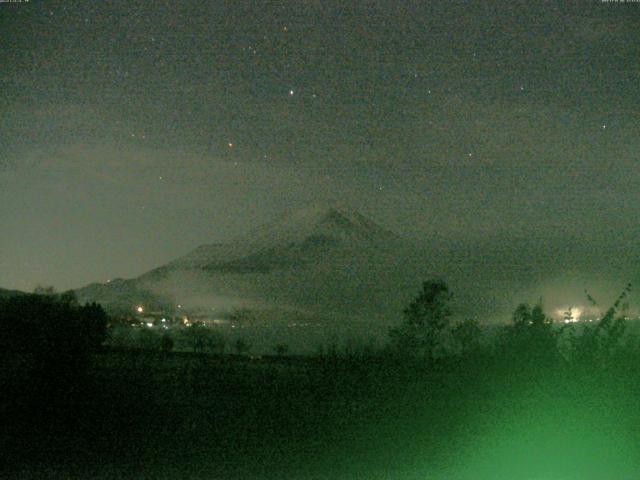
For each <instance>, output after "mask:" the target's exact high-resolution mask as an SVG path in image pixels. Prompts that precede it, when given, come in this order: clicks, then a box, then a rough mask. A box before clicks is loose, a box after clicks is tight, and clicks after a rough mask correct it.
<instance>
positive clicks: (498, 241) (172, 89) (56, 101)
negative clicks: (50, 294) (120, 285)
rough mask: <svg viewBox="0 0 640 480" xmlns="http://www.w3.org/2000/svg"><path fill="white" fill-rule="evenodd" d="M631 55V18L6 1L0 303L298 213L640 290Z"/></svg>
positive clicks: (483, 7)
mask: <svg viewBox="0 0 640 480" xmlns="http://www.w3.org/2000/svg"><path fill="white" fill-rule="evenodd" d="M356 3H357V5H355V4H356ZM639 59H640V3H624V4H621V3H612V2H608V3H607V2H600V1H596V0H594V1H590V2H581V3H576V2H571V3H566V4H565V3H563V2H560V1H554V2H545V3H544V4H543V3H542V2H532V1H526V2H519V1H509V2H507V1H500V2H485V1H478V2H450V1H433V2H431V1H425V0H421V1H416V2H395V1H379V2H373V1H367V2H343V3H342V4H338V3H334V2H326V1H303V0H300V1H292V2H248V1H228V2H223V1H215V2H208V1H204V0H202V1H186V0H183V1H180V0H174V1H168V2H166V1H151V2H150V1H139V0H131V1H118V2H116V1H100V2H95V1H84V2H75V1H61V2H58V1H36V0H32V1H29V2H26V1H25V2H23V3H0V92H1V93H0V225H2V233H1V235H0V286H1V287H4V288H17V289H23V290H31V289H33V287H34V286H35V285H36V284H46V285H53V286H55V287H56V288H59V289H65V288H71V287H79V286H82V285H85V284H87V283H89V282H92V281H106V280H107V279H109V278H114V277H131V276H135V275H139V274H141V273H143V272H145V271H146V270H148V269H150V268H153V267H156V266H158V265H161V264H163V263H166V262H167V261H169V260H171V259H174V258H176V257H178V256H180V255H183V254H185V253H187V252H188V251H190V250H191V249H193V248H195V247H196V246H198V245H201V244H205V243H212V242H215V241H225V240H229V239H231V238H233V237H234V236H236V235H239V234H242V233H245V232H246V231H247V230H249V229H250V228H252V227H254V226H256V225H259V224H261V223H264V222H266V221H269V220H271V219H273V218H274V217H276V216H277V215H279V214H280V213H281V212H282V211H283V210H285V209H288V208H291V207H295V206H296V205H303V204H306V203H308V202H328V203H329V202H331V203H333V202H337V203H340V204H344V205H349V206H351V207H353V208H355V209H357V210H359V211H360V212H362V213H363V214H365V215H367V216H369V217H371V218H373V219H374V220H375V221H377V222H378V223H380V224H381V225H383V226H385V227H387V228H389V229H391V230H394V231H395V232H397V233H399V234H403V235H406V236H407V237H411V238H417V239H424V240H427V241H428V240H429V239H430V238H433V237H438V238H440V239H452V241H453V240H455V241H456V242H468V243H474V242H475V243H477V244H478V245H485V244H491V245H508V244H512V243H514V242H515V243H514V244H518V242H523V239H526V241H527V242H528V244H533V245H535V247H533V249H532V250H531V251H527V253H526V255H530V254H532V253H531V252H534V251H538V252H541V251H544V249H545V248H550V247H549V246H550V245H552V246H553V248H556V249H559V250H558V251H567V250H571V249H572V248H575V249H576V250H575V251H574V252H573V253H572V254H571V255H568V257H567V258H569V257H571V258H574V259H575V257H577V258H579V261H580V264H581V268H582V269H583V270H587V271H588V270H589V269H590V268H591V265H595V264H596V263H598V262H599V261H600V259H601V258H602V255H603V254H605V253H606V254H608V255H610V256H611V258H614V257H615V258H617V259H618V261H619V263H620V264H621V265H625V266H627V267H628V268H629V269H630V270H629V271H633V265H634V262H635V261H636V260H637V258H638V253H640V248H637V245H636V244H637V239H638V234H640V224H639V222H638V220H639V218H640V202H639V201H638V200H639V195H638V194H639V192H640V168H638V166H639V165H640V153H639V152H640V78H639V77H640V75H639V74H640V62H639V61H638V60H639ZM527 242H524V243H527ZM479 248H480V247H479ZM576 252H578V253H576ZM612 252H613V253H612ZM616 252H620V253H619V254H617V253H616ZM523 255H524V253H523ZM526 255H525V256H526ZM549 262H550V265H549V268H550V269H551V268H557V267H558V263H560V264H562V259H554V258H551V259H550V260H549ZM560 267H563V268H564V267H567V268H570V267H573V265H564V266H563V265H560ZM594 269H595V267H594ZM628 273H629V272H625V275H627V276H628ZM631 280H633V279H632V278H623V279H622V278H621V279H620V281H623V284H624V283H626V281H631Z"/></svg>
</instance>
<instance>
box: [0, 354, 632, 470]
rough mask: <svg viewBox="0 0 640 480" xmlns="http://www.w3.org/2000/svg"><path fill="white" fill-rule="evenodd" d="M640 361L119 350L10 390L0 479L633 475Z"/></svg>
mask: <svg viewBox="0 0 640 480" xmlns="http://www.w3.org/2000/svg"><path fill="white" fill-rule="evenodd" d="M634 365H635V361H633V360H631V359H629V361H628V362H627V363H625V362H622V363H617V364H616V365H612V366H610V367H607V368H598V369H595V370H594V369H592V368H578V367H576V366H573V367H570V366H564V367H559V366H557V365H555V366H553V368H544V366H541V365H531V364H526V365H525V364H523V365H520V364H508V363H507V362H504V359H497V358H491V357H487V356H478V357H476V358H466V359H465V360H460V359H457V360H456V359H450V360H447V361H446V362H444V361H443V362H440V363H438V364H435V365H431V366H430V367H426V365H425V364H424V363H421V362H417V361H412V362H409V361H399V360H398V359H393V360H392V359H388V358H384V357H372V358H358V359H348V358H263V359H256V360H251V359H249V358H246V357H234V356H225V357H220V356H211V355H195V354H179V353H173V354H169V355H168V356H163V355H162V354H160V353H154V352H132V351H128V352H127V351H107V352H102V353H99V354H96V355H94V356H93V360H92V362H91V367H90V369H89V371H88V372H87V373H86V374H85V375H83V376H82V378H73V379H56V378H41V379H37V381H35V380H34V381H33V382H29V384H26V385H25V384H20V383H19V382H18V383H15V382H14V384H15V385H22V386H20V388H13V390H12V391H11V398H7V397H5V398H4V399H3V403H2V409H3V410H2V414H3V416H4V417H5V419H6V420H7V422H6V426H7V428H6V429H4V432H3V434H2V452H3V454H2V457H3V458H4V465H3V470H2V472H4V473H3V474H2V476H3V478H16V479H22V478H25V479H26V478H34V479H35V478H52V479H58V478H59V479H69V478H71V479H76V478H77V479H85V478H95V479H119V478H125V479H138V478H149V479H178V478H179V479H183V478H185V479H243V480H247V479H349V480H351V479H399V480H405V479H407V480H409V479H416V480H417V479H430V478H433V479H505V480H512V479H531V480H534V479H547V478H548V479H558V480H562V479H598V480H600V479H610V480H615V479H635V478H638V476H637V475H638V474H639V473H640V404H638V401H637V399H638V398H640V382H638V381H637V380H638V377H639V375H638V374H637V373H636V372H635V369H634ZM10 380H11V379H9V380H8V381H7V382H8V384H9V385H11V381H10ZM15 385H14V386H15ZM5 391H7V390H5Z"/></svg>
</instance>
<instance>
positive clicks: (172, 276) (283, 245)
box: [76, 205, 404, 317]
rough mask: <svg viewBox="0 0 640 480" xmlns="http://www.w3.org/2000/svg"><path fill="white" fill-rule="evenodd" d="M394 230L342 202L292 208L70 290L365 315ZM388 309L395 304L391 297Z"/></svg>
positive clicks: (213, 305)
mask: <svg viewBox="0 0 640 480" xmlns="http://www.w3.org/2000/svg"><path fill="white" fill-rule="evenodd" d="M403 244H404V240H403V239H402V237H400V236H398V235H396V234H394V233H393V232H391V231H389V230H387V229H385V228H383V227H382V226H380V225H378V224H377V223H375V222H374V221H373V220H371V219H369V218H367V217H365V216H364V215H362V214H360V213H358V212H356V211H354V210H351V209H347V208H338V207H335V206H324V205H312V206H308V207H305V208H301V209H295V210H292V211H290V212H288V213H286V214H284V215H282V216H281V217H279V218H277V219H276V220H274V221H273V222H270V223H267V224H265V225H262V226H259V227H257V228H255V229H253V230H251V231H249V232H248V233H247V234H245V235H241V236H239V237H237V238H235V239H234V240H232V241H230V242H228V243H214V244H208V245H202V246H200V247H197V248H196V249H195V250H193V251H192V252H190V253H188V254H187V255H185V256H183V257H180V258H177V259H176V260H173V261H171V262H169V263H167V264H166V265H163V266H160V267H158V268H155V269H153V270H151V271H149V272H146V273H144V274H143V275H141V276H139V277H137V278H133V279H128V280H122V279H117V280H113V281H111V282H109V283H105V284H98V283H94V284H91V285H88V286H86V287H84V288H81V289H79V290H77V291H76V293H77V295H78V297H79V299H80V300H81V301H97V302H100V303H102V304H103V305H104V306H105V307H106V308H107V309H109V310H111V311H131V309H132V308H133V306H134V305H136V304H139V303H146V304H156V305H158V306H159V307H161V308H167V306H168V305H176V304H181V305H186V306H189V307H191V308H203V309H204V308H206V309H209V310H210V309H221V310H224V309H233V308H238V307H243V308H251V309H253V310H257V311H270V312H272V313H273V312H274V311H277V312H279V313H278V314H277V315H282V314H283V312H289V313H290V312H296V313H302V312H304V314H305V315H310V316H317V314H319V313H322V315H323V316H327V315H328V316H332V317H336V316H339V317H340V316H343V315H348V316H369V315H371V314H372V313H374V314H375V313H378V314H379V313H381V312H382V311H386V310H388V309H387V308H386V306H385V305H383V304H384V303H385V300H384V299H385V298H388V297H389V295H382V293H383V292H382V290H386V288H387V287H388V285H387V284H388V281H387V280H389V279H390V278H391V277H396V275H393V270H395V268H394V267H393V265H394V264H397V261H396V260H397V259H395V257H394V255H395V253H397V251H398V249H401V248H403V247H402V246H403ZM393 308H394V309H395V311H396V312H398V311H399V309H400V305H394V307H393Z"/></svg>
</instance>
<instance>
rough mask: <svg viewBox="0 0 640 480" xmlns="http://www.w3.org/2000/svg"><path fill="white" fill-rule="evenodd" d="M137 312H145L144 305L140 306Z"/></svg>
mask: <svg viewBox="0 0 640 480" xmlns="http://www.w3.org/2000/svg"><path fill="white" fill-rule="evenodd" d="M136 312H138V313H142V312H144V308H142V305H138V307H137V308H136Z"/></svg>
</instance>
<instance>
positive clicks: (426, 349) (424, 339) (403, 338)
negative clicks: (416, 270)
mask: <svg viewBox="0 0 640 480" xmlns="http://www.w3.org/2000/svg"><path fill="white" fill-rule="evenodd" d="M451 297H452V294H451V293H450V292H449V287H448V286H447V284H446V283H445V282H443V281H441V280H431V281H427V282H424V283H423V284H422V291H421V292H420V293H419V294H418V296H417V297H416V298H415V299H414V300H413V301H412V302H411V303H410V304H409V306H408V307H407V308H405V309H404V312H403V313H404V322H403V323H402V324H401V325H400V326H399V327H396V328H393V329H391V330H390V332H389V334H390V336H391V340H392V342H393V344H394V347H395V348H396V350H399V351H400V352H403V353H409V354H423V355H425V356H426V357H428V358H433V356H434V354H435V349H436V347H437V346H438V344H439V343H440V341H441V336H442V333H443V331H444V330H445V329H446V328H447V327H448V325H449V318H450V317H451V309H450V307H449V302H450V300H451Z"/></svg>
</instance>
